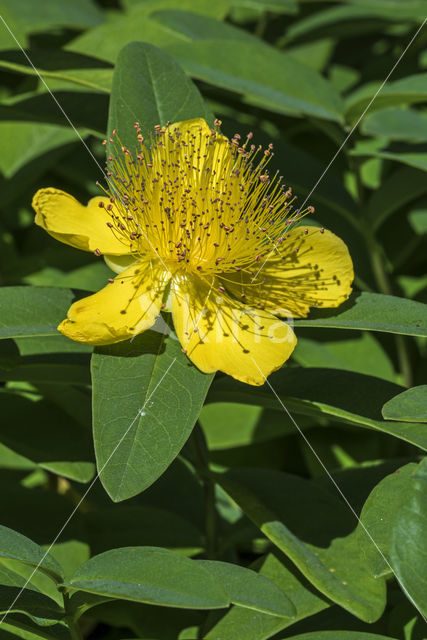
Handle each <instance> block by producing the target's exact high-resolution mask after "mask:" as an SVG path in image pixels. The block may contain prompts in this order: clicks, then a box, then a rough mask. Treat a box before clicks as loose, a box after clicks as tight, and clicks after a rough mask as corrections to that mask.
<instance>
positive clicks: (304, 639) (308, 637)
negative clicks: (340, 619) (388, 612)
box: [278, 631, 394, 640]
mask: <svg viewBox="0 0 427 640" xmlns="http://www.w3.org/2000/svg"><path fill="white" fill-rule="evenodd" d="M286 638H287V640H394V638H391V637H390V636H382V635H381V636H379V635H378V634H377V633H363V632H362V633H361V632H360V631H315V632H313V633H303V634H301V635H298V636H286ZM278 640H281V639H278Z"/></svg>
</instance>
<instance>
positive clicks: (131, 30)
mask: <svg viewBox="0 0 427 640" xmlns="http://www.w3.org/2000/svg"><path fill="white" fill-rule="evenodd" d="M168 9H172V10H173V9H180V10H181V11H182V10H184V11H185V10H188V11H191V12H192V13H194V14H199V15H201V16H210V17H212V18H218V19H221V18H222V17H223V16H224V14H225V13H226V11H227V9H228V4H226V3H225V2H224V0H221V1H217V2H209V0H198V1H197V2H194V0H181V1H180V2H179V3H177V2H171V1H170V0H154V1H153V0H150V1H147V0H143V2H141V3H140V4H138V5H136V6H134V7H131V8H130V10H129V11H127V12H126V14H125V15H121V16H120V15H116V16H115V18H114V20H110V21H107V22H106V23H105V24H103V25H100V26H99V27H97V28H95V29H91V30H90V31H87V32H86V33H84V34H83V35H81V36H80V37H78V38H76V39H75V40H73V41H72V42H71V43H69V44H68V45H67V46H66V48H67V49H68V50H70V51H74V52H78V53H83V54H85V55H90V56H94V57H97V58H101V59H102V60H108V61H110V62H113V63H114V62H116V60H117V56H118V54H119V52H120V50H121V49H123V48H124V47H125V46H126V45H128V44H129V43H130V42H140V41H141V40H142V41H143V42H144V43H149V44H152V45H155V46H158V47H163V46H166V45H169V44H171V42H180V41H182V40H188V39H189V38H188V36H186V35H185V34H184V33H181V32H180V31H179V29H178V30H175V29H174V28H172V29H171V28H169V27H166V26H163V25H161V24H160V23H159V22H156V21H155V20H153V19H152V18H151V14H152V13H153V12H156V11H163V10H168ZM218 28H221V23H218Z"/></svg>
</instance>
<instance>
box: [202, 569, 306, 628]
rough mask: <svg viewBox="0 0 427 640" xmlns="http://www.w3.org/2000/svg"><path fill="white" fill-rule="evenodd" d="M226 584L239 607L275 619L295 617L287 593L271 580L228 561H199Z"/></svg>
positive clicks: (232, 599) (220, 581) (293, 608)
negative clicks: (271, 616) (277, 617)
mask: <svg viewBox="0 0 427 640" xmlns="http://www.w3.org/2000/svg"><path fill="white" fill-rule="evenodd" d="M197 562H198V564H199V565H201V566H202V567H203V568H204V569H206V570H207V571H209V573H211V574H212V575H213V577H214V578H215V579H216V580H217V581H218V582H219V583H220V584H222V585H223V588H224V590H225V591H226V592H227V593H228V595H229V598H230V601H231V602H232V603H233V604H237V605H239V606H240V607H246V608H247V609H253V610H254V611H260V612H261V613H267V614H270V615H273V616H281V617H285V618H293V617H294V616H295V613H296V611H295V607H294V605H293V604H292V602H291V600H289V598H288V597H287V596H286V594H285V593H284V592H283V591H282V590H281V589H279V587H278V586H276V584H275V583H274V582H272V581H271V580H269V579H268V578H265V577H264V576H262V575H260V574H258V573H256V572H255V571H252V570H251V569H246V568H245V567H240V566H239V565H236V564H230V563H229V562H217V561H215V560H198V561H197Z"/></svg>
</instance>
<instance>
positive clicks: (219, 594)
mask: <svg viewBox="0 0 427 640" xmlns="http://www.w3.org/2000/svg"><path fill="white" fill-rule="evenodd" d="M65 586H66V587H68V588H69V589H73V590H74V589H77V590H81V591H87V592H89V593H95V594H98V595H104V596H109V597H111V598H120V599H125V600H133V601H135V602H146V603H149V604H157V605H166V606H169V607H184V608H189V609H217V608H223V607H228V605H229V604H230V603H229V600H228V597H227V595H226V593H225V591H224V590H223V589H222V587H221V585H220V584H219V583H218V582H217V581H216V580H215V579H214V578H213V577H212V575H211V574H210V573H209V572H208V571H206V570H205V569H204V568H203V567H201V566H200V565H199V564H198V563H197V562H195V561H194V560H190V559H189V558H186V557H184V556H181V555H179V554H177V553H174V552H173V551H169V550H167V549H161V548H157V547H126V548H123V549H113V550H111V551H106V552H105V553H101V554H100V555H98V556H95V557H93V558H91V559H90V560H88V562H86V563H85V564H84V565H82V566H81V567H80V568H79V569H78V570H77V571H76V573H75V574H74V575H73V577H72V578H71V580H70V581H69V582H67V583H65Z"/></svg>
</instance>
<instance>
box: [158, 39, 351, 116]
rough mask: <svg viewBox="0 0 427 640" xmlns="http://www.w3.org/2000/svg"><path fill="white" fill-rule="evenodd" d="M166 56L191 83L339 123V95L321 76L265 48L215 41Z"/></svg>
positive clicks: (275, 108)
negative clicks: (174, 59) (201, 82)
mask: <svg viewBox="0 0 427 640" xmlns="http://www.w3.org/2000/svg"><path fill="white" fill-rule="evenodd" d="M166 50H167V51H168V52H170V53H172V55H174V56H175V57H176V59H177V60H178V61H179V62H180V64H181V65H182V66H183V68H184V69H185V71H187V72H188V73H189V74H190V75H192V76H193V77H195V78H197V79H199V80H203V81H204V82H209V83H210V84H213V85H215V86H217V87H221V88H224V89H228V90H230V91H234V92H237V93H240V94H243V95H244V96H245V99H246V100H248V101H249V102H250V103H251V104H255V105H257V106H262V107H263V108H267V109H270V110H272V111H275V112H277V113H285V114H291V115H297V116H301V115H312V116H316V117H318V118H325V119H326V120H335V121H337V122H340V121H341V113H342V107H341V102H340V98H339V95H338V94H337V93H336V92H335V90H334V89H333V87H332V86H331V85H330V84H329V83H328V82H327V81H326V80H325V79H324V78H323V77H322V76H321V75H320V74H318V73H316V72H315V71H313V70H312V69H309V68H308V67H306V66H304V65H302V64H300V63H298V62H297V61H296V60H294V59H293V58H292V57H291V56H288V55H287V54H284V53H281V52H278V51H277V50H275V49H273V48H272V47H269V46H268V45H266V44H263V43H260V44H259V45H258V46H254V45H253V44H252V43H248V42H244V41H232V40H222V39H220V38H212V39H208V40H202V41H193V42H189V43H179V44H171V45H170V46H167V47H166Z"/></svg>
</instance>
